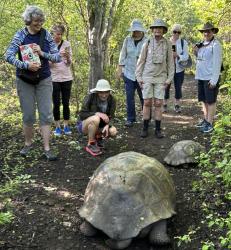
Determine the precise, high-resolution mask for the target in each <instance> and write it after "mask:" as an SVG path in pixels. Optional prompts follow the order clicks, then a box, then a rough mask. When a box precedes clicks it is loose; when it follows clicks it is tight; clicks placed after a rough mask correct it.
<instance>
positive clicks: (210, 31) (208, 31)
mask: <svg viewBox="0 0 231 250" xmlns="http://www.w3.org/2000/svg"><path fill="white" fill-rule="evenodd" d="M203 33H208V34H210V33H212V30H203Z"/></svg>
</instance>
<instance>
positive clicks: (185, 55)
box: [177, 40, 189, 61]
mask: <svg viewBox="0 0 231 250" xmlns="http://www.w3.org/2000/svg"><path fill="white" fill-rule="evenodd" d="M180 43H181V41H180ZM183 43H184V44H183V53H180V54H177V55H178V57H179V61H187V60H188V57H189V54H188V43H187V41H185V40H183ZM180 46H181V44H180Z"/></svg>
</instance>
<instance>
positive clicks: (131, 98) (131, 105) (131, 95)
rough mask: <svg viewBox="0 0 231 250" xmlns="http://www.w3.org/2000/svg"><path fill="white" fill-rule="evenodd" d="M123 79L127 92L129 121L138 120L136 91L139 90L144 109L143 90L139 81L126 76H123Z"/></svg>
mask: <svg viewBox="0 0 231 250" xmlns="http://www.w3.org/2000/svg"><path fill="white" fill-rule="evenodd" d="M123 79H124V84H125V92H126V105H127V121H130V122H134V121H136V108H135V91H136V90H137V93H138V96H139V99H140V103H141V105H142V109H143V104H144V100H143V97H142V91H141V88H140V85H139V83H138V82H137V81H132V80H130V79H128V78H127V77H125V76H124V77H123Z"/></svg>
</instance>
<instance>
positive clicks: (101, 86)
mask: <svg viewBox="0 0 231 250" xmlns="http://www.w3.org/2000/svg"><path fill="white" fill-rule="evenodd" d="M100 91H102V92H104V91H113V90H112V89H111V86H110V84H109V82H108V81H107V80H105V79H100V80H98V82H97V84H96V87H95V88H94V89H91V90H90V92H91V93H96V92H100Z"/></svg>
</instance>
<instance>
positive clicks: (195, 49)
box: [193, 45, 199, 53]
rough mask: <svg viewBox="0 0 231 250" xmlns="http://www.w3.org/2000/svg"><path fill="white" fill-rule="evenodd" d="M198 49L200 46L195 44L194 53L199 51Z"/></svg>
mask: <svg viewBox="0 0 231 250" xmlns="http://www.w3.org/2000/svg"><path fill="white" fill-rule="evenodd" d="M198 50H199V48H198V47H197V46H196V45H194V46H193V52H194V53H197V52H198Z"/></svg>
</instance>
